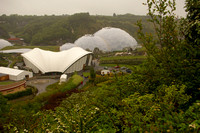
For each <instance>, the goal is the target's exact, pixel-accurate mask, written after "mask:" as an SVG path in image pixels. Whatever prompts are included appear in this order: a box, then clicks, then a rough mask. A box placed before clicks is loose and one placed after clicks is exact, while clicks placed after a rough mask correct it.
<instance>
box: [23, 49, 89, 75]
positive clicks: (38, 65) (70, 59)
mask: <svg viewBox="0 0 200 133" xmlns="http://www.w3.org/2000/svg"><path fill="white" fill-rule="evenodd" d="M88 54H91V52H88V51H85V50H84V49H82V48H80V47H73V48H71V49H69V50H64V51H61V52H51V51H45V50H41V49H39V48H34V49H33V50H31V51H29V52H27V53H24V54H22V56H23V57H24V61H25V64H26V66H28V67H30V68H32V69H33V71H34V70H35V71H36V70H38V71H41V72H42V73H48V72H61V73H64V72H65V71H66V70H67V69H68V68H69V67H71V65H73V64H74V63H76V62H77V61H78V60H79V59H81V58H82V57H84V56H86V55H88ZM77 65H80V64H77ZM81 65H82V64H81ZM76 67H77V66H76ZM79 69H80V68H79Z"/></svg>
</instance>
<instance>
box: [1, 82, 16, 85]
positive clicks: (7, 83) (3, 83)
mask: <svg viewBox="0 0 200 133" xmlns="http://www.w3.org/2000/svg"><path fill="white" fill-rule="evenodd" d="M12 83H14V81H1V82H0V85H9V84H12Z"/></svg>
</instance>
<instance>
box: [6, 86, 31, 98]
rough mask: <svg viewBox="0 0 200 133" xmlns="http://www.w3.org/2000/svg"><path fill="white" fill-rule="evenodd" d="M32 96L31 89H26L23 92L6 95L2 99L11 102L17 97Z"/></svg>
mask: <svg viewBox="0 0 200 133" xmlns="http://www.w3.org/2000/svg"><path fill="white" fill-rule="evenodd" d="M31 94H32V89H31V88H28V89H26V90H24V91H20V92H16V93H13V94H8V95H5V96H4V97H5V98H7V99H8V100H13V99H17V98H19V97H23V96H28V95H31Z"/></svg>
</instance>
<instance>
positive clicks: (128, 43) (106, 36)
mask: <svg viewBox="0 0 200 133" xmlns="http://www.w3.org/2000/svg"><path fill="white" fill-rule="evenodd" d="M94 36H99V37H101V38H102V39H103V40H104V41H105V42H106V43H107V44H108V45H109V47H110V48H111V51H116V50H122V49H123V48H125V47H132V48H134V47H136V46H137V41H136V40H135V39H134V38H133V37H132V36H131V35H129V34H128V33H127V32H125V31H124V30H121V29H119V28H111V27H106V28H103V29H101V30H99V31H97V32H96V33H95V34H94Z"/></svg>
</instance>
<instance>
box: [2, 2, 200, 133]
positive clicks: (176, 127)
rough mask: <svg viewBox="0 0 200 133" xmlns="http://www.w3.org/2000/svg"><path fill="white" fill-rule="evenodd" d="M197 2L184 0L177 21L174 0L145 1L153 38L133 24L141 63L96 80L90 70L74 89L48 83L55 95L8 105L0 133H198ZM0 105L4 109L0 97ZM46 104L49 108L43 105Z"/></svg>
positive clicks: (199, 77) (139, 24)
mask: <svg viewBox="0 0 200 133" xmlns="http://www.w3.org/2000/svg"><path fill="white" fill-rule="evenodd" d="M199 4H200V3H199V2H197V1H193V0H190V1H189V0H186V8H187V11H188V16H187V18H186V19H184V20H185V21H181V22H180V21H177V19H176V17H175V16H174V14H173V12H174V10H175V5H176V4H175V1H174V0H165V1H163V0H156V1H155V0H148V1H147V3H146V5H147V6H148V11H149V16H150V18H151V20H150V21H151V22H152V23H153V24H152V25H154V26H155V27H154V29H155V33H156V34H155V35H156V37H155V36H154V35H152V34H150V33H144V32H143V25H142V24H141V23H140V22H138V26H139V31H138V36H139V38H140V39H141V42H142V43H143V45H144V47H145V49H146V52H147V58H146V60H145V61H144V62H143V64H140V65H139V66H137V69H133V70H132V71H133V72H132V74H130V75H129V74H127V75H122V74H121V75H120V74H115V75H114V76H110V77H109V76H97V75H96V74H95V71H94V69H91V71H90V77H91V79H92V82H88V83H87V84H86V86H85V87H83V89H82V90H81V89H80V90H79V91H78V90H76V91H72V90H70V89H69V87H66V86H67V84H66V85H63V88H59V85H56V84H55V85H52V87H53V88H55V89H50V91H53V90H60V93H58V92H56V93H54V94H53V93H52V95H51V96H50V95H49V96H48V97H45V98H44V99H42V100H39V101H34V102H30V103H22V104H21V105H20V104H18V105H12V107H11V109H10V111H9V112H8V113H7V112H6V113H5V114H4V113H3V116H2V115H0V118H1V119H0V120H1V122H0V123H1V124H0V125H2V127H3V129H4V132H136V133H137V132H173V133H174V132H178V133H183V132H186V133H188V132H199V131H200V101H199V97H200V91H199V88H200V84H199V83H200V75H199V74H200V72H199V70H200V65H199V62H200V59H199V51H200V49H199V36H200V33H199V32H197V31H200V27H199V25H200V21H199V16H200V15H199V12H198V11H197V10H196V8H197V7H200V5H199ZM194 7H196V8H194ZM75 18H76V17H75ZM107 19H109V17H108V18H107ZM75 24H76V23H75ZM77 25H78V24H77ZM181 25H184V26H185V27H186V29H185V30H182V28H183V27H182V26H181ZM179 26H180V27H179ZM180 31H181V32H180ZM183 33H184V34H183ZM72 81H73V79H72V80H69V82H70V84H71V83H72ZM77 83H78V82H77ZM60 86H62V84H61V85H60ZM69 86H71V85H69ZM56 87H57V88H56ZM62 90H67V92H68V93H62ZM50 91H49V92H50ZM69 92H70V93H69ZM47 93H48V92H47ZM44 94H45V93H44ZM63 94H64V95H63ZM38 97H40V96H38ZM36 98H37V97H36ZM58 98H59V101H56V102H55V99H58ZM0 101H1V106H0V107H1V108H3V107H5V109H7V110H8V109H9V106H8V105H7V102H6V100H5V99H4V98H2V97H1V95H0ZM60 101H62V102H60ZM49 104H51V105H52V104H53V105H55V106H54V107H53V108H52V107H51V108H50V107H49V108H48V106H45V105H49ZM41 106H42V108H41ZM0 111H1V110H0ZM13 112H14V113H13ZM0 113H2V112H0Z"/></svg>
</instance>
